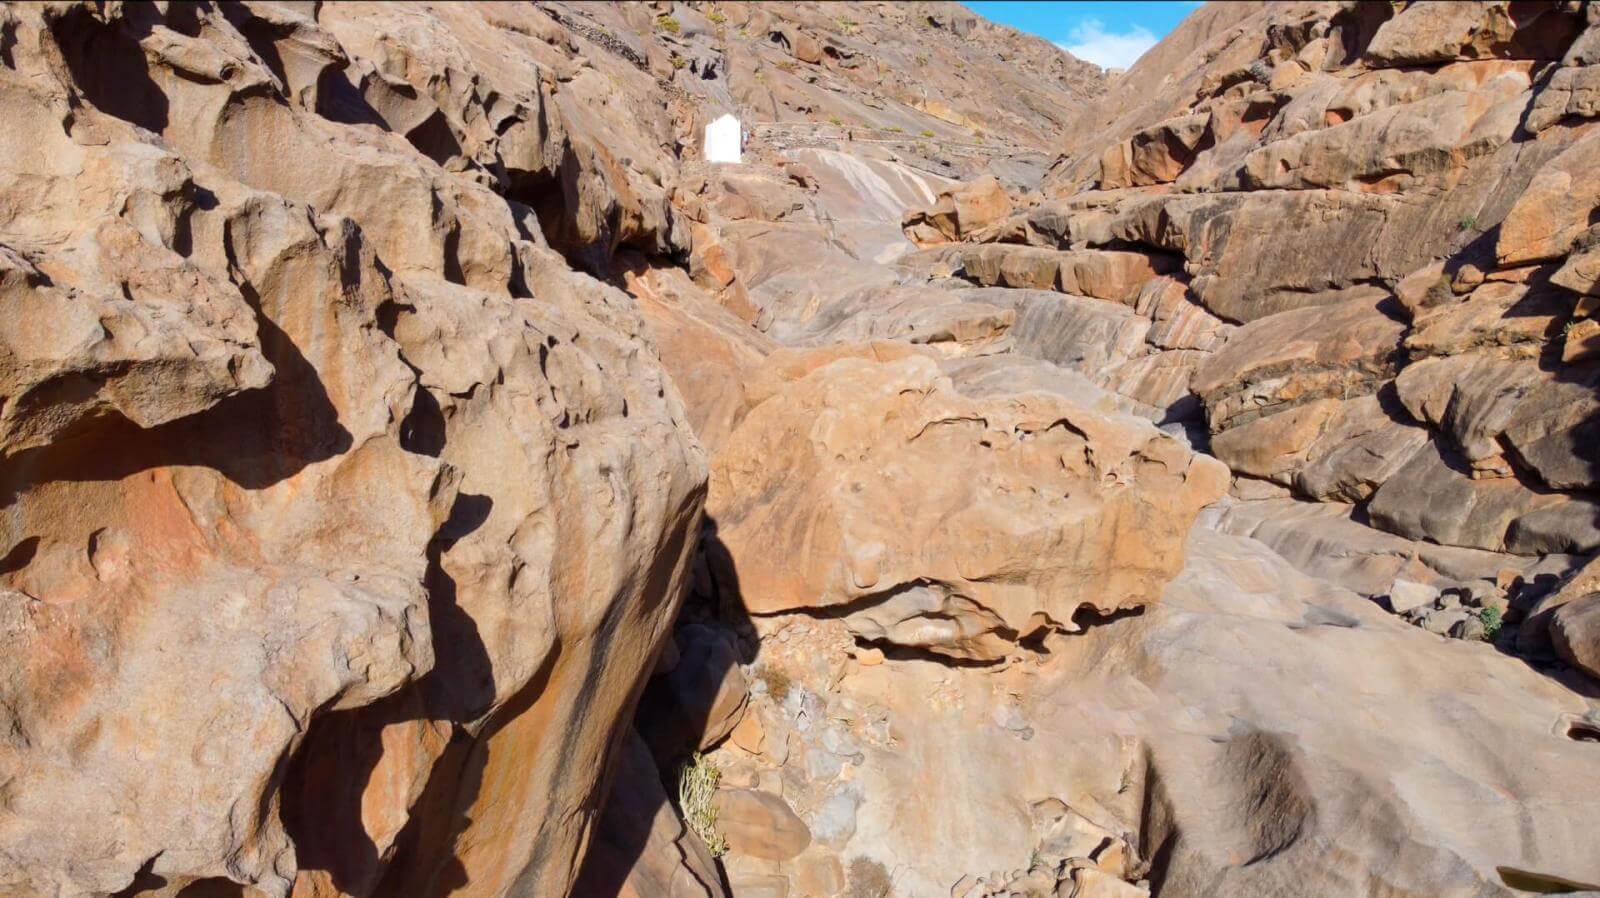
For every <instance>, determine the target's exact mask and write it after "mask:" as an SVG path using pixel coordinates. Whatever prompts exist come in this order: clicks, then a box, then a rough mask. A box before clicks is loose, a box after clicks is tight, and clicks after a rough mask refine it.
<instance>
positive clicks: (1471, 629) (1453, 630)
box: [1450, 615, 1487, 639]
mask: <svg viewBox="0 0 1600 898" xmlns="http://www.w3.org/2000/svg"><path fill="white" fill-rule="evenodd" d="M1485 632H1487V631H1486V630H1485V629H1484V626H1483V621H1482V620H1480V619H1478V617H1477V615H1471V616H1469V617H1467V619H1466V620H1463V621H1459V622H1457V623H1456V624H1454V625H1452V626H1451V627H1450V636H1451V637H1452V638H1454V639H1482V638H1483V634H1484V633H1485Z"/></svg>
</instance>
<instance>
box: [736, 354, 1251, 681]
mask: <svg viewBox="0 0 1600 898" xmlns="http://www.w3.org/2000/svg"><path fill="white" fill-rule="evenodd" d="M774 360H775V361H781V362H782V363H783V366H784V367H786V368H787V369H788V373H787V374H785V373H784V372H783V371H782V370H779V371H778V372H777V373H776V376H774V377H773V378H771V381H770V387H769V389H770V391H771V392H770V393H769V394H768V397H767V398H766V399H765V400H764V401H762V402H760V403H759V404H758V405H757V406H756V407H755V408H754V409H753V410H752V411H751V412H750V414H749V415H747V416H746V417H745V419H744V421H743V423H741V424H740V425H739V428H738V429H737V430H736V431H735V432H734V434H733V435H732V437H730V439H729V440H728V441H727V442H726V443H725V444H724V446H723V449H722V451H721V453H720V454H719V456H718V457H717V459H716V462H715V471H714V474H713V479H712V484H713V485H712V492H711V499H710V515H711V519H712V520H713V521H714V522H715V527H716V539H717V541H718V543H719V545H720V548H719V554H720V555H721V556H722V557H721V559H720V566H721V570H720V571H719V572H718V574H717V577H718V582H719V586H724V588H729V589H732V590H735V591H736V592H737V595H738V596H739V597H740V598H741V599H742V601H743V603H744V605H745V606H746V607H747V608H749V609H750V611H751V612H752V613H755V614H769V613H772V612H777V611H783V610H789V609H802V608H804V609H816V610H818V611H822V610H828V611H829V612H830V613H838V614H844V615H846V616H847V618H848V620H849V621H850V622H851V626H852V627H853V628H854V629H855V630H856V632H857V634H858V636H860V637H861V638H864V639H869V640H881V641H884V642H888V643H893V644H899V645H906V646H911V647H915V648H920V649H925V650H929V651H934V652H938V653H941V654H946V655H951V656H955V657H964V658H979V659H985V658H994V657H997V656H999V655H1002V654H1004V653H1006V652H1007V651H1008V650H1010V649H1011V647H1012V645H1013V643H1014V641H1015V640H1016V639H1018V638H1019V637H1022V636H1025V635H1027V634H1029V633H1033V632H1036V631H1048V630H1051V629H1067V628H1070V627H1072V626H1073V618H1074V616H1075V615H1076V614H1077V613H1078V611H1079V609H1080V608H1089V609H1092V610H1094V611H1095V612H1096V613H1100V614H1108V613H1111V612H1113V611H1116V610H1118V609H1121V608H1127V607H1135V606H1138V605H1141V604H1143V603H1145V602H1148V601H1151V600H1153V599H1154V598H1155V597H1156V596H1157V595H1158V594H1159V591H1160V588H1161V585H1162V584H1164V583H1165V582H1166V580H1167V579H1168V578H1169V577H1170V576H1171V575H1172V573H1173V572H1174V571H1175V570H1176V567H1175V565H1176V563H1177V562H1178V560H1179V559H1180V558H1181V553H1180V551H1179V550H1178V547H1177V543H1178V542H1179V541H1181V539H1182V535H1183V533H1184V532H1185V531H1186V530H1187V527H1188V523H1189V522H1190V521H1191V520H1192V519H1193V516H1194V515H1195V513H1197V512H1198V511H1199V509H1200V508H1201V507H1202V506H1204V505H1205V504H1207V503H1208V502H1210V501H1212V500H1214V499H1216V498H1217V497H1218V496H1220V495H1221V492H1222V489H1223V486H1224V472H1223V470H1222V468H1221V466H1220V465H1217V464H1216V463H1215V462H1214V461H1211V460H1209V459H1207V458H1205V457H1203V456H1195V455H1192V454H1191V453H1190V452H1189V451H1188V450H1187V449H1185V448H1183V446H1182V445H1180V444H1179V443H1178V442H1177V441H1175V440H1173V439H1172V438H1170V437H1167V436H1166V435H1164V434H1161V433H1160V432H1158V431H1156V430H1155V429H1154V428H1153V427H1151V426H1150V425H1148V424H1146V423H1144V422H1142V421H1137V420H1134V419H1131V418H1123V417H1120V416H1112V415H1106V414H1103V413H1100V412H1095V411H1091V410H1090V409H1089V408H1087V407H1085V406H1082V405H1079V404H1077V403H1074V402H1072V401H1069V400H1067V399H1065V398H1064V397H1062V396H1060V395H1053V394H1045V393H1033V392H1030V393H1017V394H1014V395H996V396H993V397H988V398H969V397H966V396H963V395H961V394H959V393H958V392H957V391H956V390H955V389H954V387H953V386H952V384H951V382H950V381H949V379H947V378H946V377H943V376H941V374H940V371H939V368H938V365H937V364H936V363H935V362H934V360H933V359H931V358H929V357H927V356H924V355H921V354H918V353H915V352H912V351H910V350H907V349H900V350H893V351H889V350H888V348H887V347H885V348H884V349H883V350H878V349H874V348H873V347H863V348H862V349H861V350H858V351H851V350H848V349H845V348H840V349H834V350H829V351H827V352H823V353H816V352H814V353H812V354H810V355H804V354H790V353H788V352H786V351H784V352H780V353H778V354H777V355H775V356H774Z"/></svg>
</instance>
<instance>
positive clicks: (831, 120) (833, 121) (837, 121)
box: [828, 115, 844, 125]
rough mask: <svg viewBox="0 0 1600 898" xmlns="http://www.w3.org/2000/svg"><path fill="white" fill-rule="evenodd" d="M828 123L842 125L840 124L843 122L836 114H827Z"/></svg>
mask: <svg viewBox="0 0 1600 898" xmlns="http://www.w3.org/2000/svg"><path fill="white" fill-rule="evenodd" d="M828 124H830V125H842V124H844V119H842V118H839V117H838V116H837V115H830V116H828Z"/></svg>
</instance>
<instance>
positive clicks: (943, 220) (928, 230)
mask: <svg viewBox="0 0 1600 898" xmlns="http://www.w3.org/2000/svg"><path fill="white" fill-rule="evenodd" d="M1011 210H1012V203H1011V198H1010V197H1009V196H1007V195H1006V192H1005V188H1004V187H1002V186H1001V185H1000V182H999V181H998V180H996V179H995V178H994V177H993V176H988V177H984V178H980V179H978V180H977V181H974V182H972V183H971V184H967V185H963V186H961V187H958V188H952V189H948V190H945V191H943V192H941V193H940V194H939V199H938V201H937V202H936V203H935V204H934V205H933V207H932V208H931V209H927V210H924V211H915V212H907V213H906V215H905V220H904V226H905V228H906V233H907V236H909V237H911V238H912V239H913V240H915V241H916V242H917V243H919V244H928V243H941V242H945V241H951V240H961V239H962V238H964V237H969V236H971V235H972V234H974V233H976V232H978V231H981V230H983V229H984V228H987V227H989V226H990V225H992V224H994V223H995V222H998V221H999V220H1000V219H1002V218H1005V217H1006V216H1007V215H1010V214H1011Z"/></svg>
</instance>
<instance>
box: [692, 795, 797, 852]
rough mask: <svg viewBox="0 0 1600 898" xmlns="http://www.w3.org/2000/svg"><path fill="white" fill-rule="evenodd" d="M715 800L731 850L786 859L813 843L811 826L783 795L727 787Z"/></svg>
mask: <svg viewBox="0 0 1600 898" xmlns="http://www.w3.org/2000/svg"><path fill="white" fill-rule="evenodd" d="M712 802H713V804H714V805H715V807H716V809H717V829H718V830H719V831H720V832H721V833H722V835H723V836H724V837H725V838H727V840H728V851H729V852H730V853H733V854H741V855H747V856H750V857H756V858H761V859H762V860H770V861H786V860H788V859H789V858H792V857H794V856H795V855H798V854H799V853H800V852H802V851H804V850H805V849H806V846H807V845H810V844H811V830H810V829H808V828H807V827H806V824H805V821H804V820H801V819H800V817H799V815H797V814H796V813H795V812H794V810H793V809H792V808H790V807H789V803H788V802H786V801H784V800H783V797H782V796H780V795H774V794H772V793H770V792H757V791H754V790H752V789H727V790H723V791H721V792H718V793H717V794H716V797H715V798H713V799H712Z"/></svg>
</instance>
